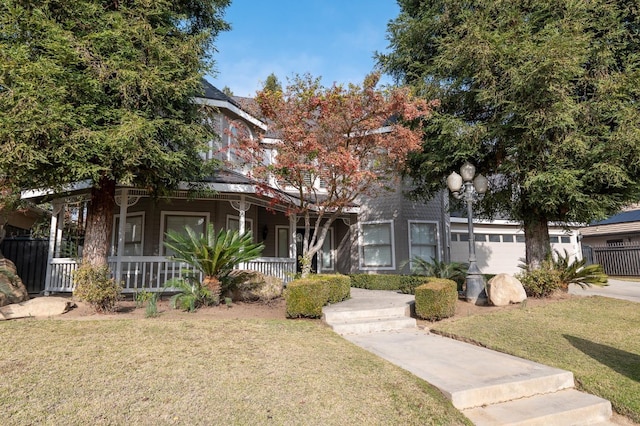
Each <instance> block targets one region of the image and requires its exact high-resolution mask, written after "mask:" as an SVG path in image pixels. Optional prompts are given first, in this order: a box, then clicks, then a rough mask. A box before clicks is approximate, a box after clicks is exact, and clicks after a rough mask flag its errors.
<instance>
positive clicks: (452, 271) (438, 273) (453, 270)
mask: <svg viewBox="0 0 640 426" xmlns="http://www.w3.org/2000/svg"><path fill="white" fill-rule="evenodd" d="M411 263H412V264H413V267H412V270H411V272H413V273H414V274H417V275H425V276H427V277H436V278H446V279H449V280H453V281H455V282H456V283H457V284H458V288H460V286H461V285H462V284H463V283H464V280H465V277H466V276H467V269H469V265H467V264H466V263H460V262H444V261H439V260H437V259H434V258H433V257H432V258H431V261H427V260H424V259H422V258H420V257H414V258H413V259H411Z"/></svg>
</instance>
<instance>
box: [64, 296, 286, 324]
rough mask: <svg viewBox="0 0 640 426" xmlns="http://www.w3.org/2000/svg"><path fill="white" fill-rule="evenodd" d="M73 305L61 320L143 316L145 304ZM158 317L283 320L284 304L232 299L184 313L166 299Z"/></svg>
mask: <svg viewBox="0 0 640 426" xmlns="http://www.w3.org/2000/svg"><path fill="white" fill-rule="evenodd" d="M74 303H75V304H76V306H75V307H74V308H73V309H71V310H70V311H69V312H66V313H65V314H63V315H60V316H59V317H57V318H59V319H65V320H69V319H70V320H108V319H138V318H145V317H146V309H145V307H139V306H136V302H135V301H133V300H122V301H120V302H118V308H117V310H116V312H114V313H109V314H98V313H96V312H95V311H94V310H93V308H91V306H89V304H88V303H85V302H79V301H75V300H74ZM157 306H158V314H157V317H158V318H168V319H178V318H192V319H285V318H286V305H285V301H284V299H283V298H279V299H275V300H272V301H270V302H268V303H262V302H255V303H247V302H234V303H232V304H231V305H230V306H227V305H225V304H221V305H218V306H205V307H202V308H200V309H198V310H197V311H195V312H185V311H181V310H179V309H173V308H171V307H170V306H169V298H168V297H167V298H163V299H162V300H159V301H158V305H157Z"/></svg>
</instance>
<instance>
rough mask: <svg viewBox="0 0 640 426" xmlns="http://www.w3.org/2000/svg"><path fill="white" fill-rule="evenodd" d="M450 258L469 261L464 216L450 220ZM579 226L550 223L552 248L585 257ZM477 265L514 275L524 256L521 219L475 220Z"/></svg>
mask: <svg viewBox="0 0 640 426" xmlns="http://www.w3.org/2000/svg"><path fill="white" fill-rule="evenodd" d="M450 222H451V242H450V244H451V247H450V249H451V260H452V261H454V262H464V263H467V262H468V261H469V233H468V221H467V218H463V217H452V218H451V220H450ZM578 231H579V228H578V227H577V226H574V227H570V228H565V227H560V226H554V225H552V224H549V236H550V238H551V248H552V249H553V250H558V251H559V252H560V253H564V250H566V251H567V253H569V255H570V256H571V257H572V258H578V259H581V258H582V249H581V246H580V241H579V238H578V234H579V232H578ZM473 233H474V237H475V240H476V257H477V262H478V267H479V268H480V270H481V271H482V273H484V274H499V273H507V274H515V273H518V272H520V271H521V269H520V268H519V267H518V265H520V264H521V263H523V262H522V260H521V259H524V257H525V244H524V230H523V229H522V226H521V225H520V223H519V222H513V221H508V220H494V221H487V220H477V219H476V220H474V226H473Z"/></svg>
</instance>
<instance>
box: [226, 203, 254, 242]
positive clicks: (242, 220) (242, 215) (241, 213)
mask: <svg viewBox="0 0 640 426" xmlns="http://www.w3.org/2000/svg"><path fill="white" fill-rule="evenodd" d="M231 207H233V208H234V209H235V210H236V211H237V212H238V218H239V221H238V222H239V224H238V232H239V233H240V235H243V234H244V233H245V231H246V229H247V223H246V221H247V219H246V212H247V210H249V208H250V207H251V203H249V202H247V201H246V200H245V198H244V195H241V196H240V201H231Z"/></svg>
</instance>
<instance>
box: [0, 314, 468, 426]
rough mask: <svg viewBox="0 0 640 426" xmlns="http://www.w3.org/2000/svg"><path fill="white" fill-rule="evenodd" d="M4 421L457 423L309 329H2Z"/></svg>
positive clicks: (20, 325) (299, 325) (407, 386)
mask: <svg viewBox="0 0 640 426" xmlns="http://www.w3.org/2000/svg"><path fill="white" fill-rule="evenodd" d="M0 341H2V342H5V343H4V344H3V345H0V377H1V378H2V380H1V381H0V408H1V411H2V416H1V417H2V425H3V426H7V425H23V424H65V425H86V424H140V425H145V424H153V425H163V424H189V425H198V424H206V425H210V424H238V425H244V424H270V425H271V424H274V425H284V424H291V425H297V424H300V425H302V424H304V425H314V424H322V425H346V424H379V425H386V424H388V425H395V424H407V425H426V424H432V425H455V424H469V423H468V421H467V420H466V419H465V418H464V417H463V416H462V415H461V414H460V413H459V412H458V411H457V410H455V409H454V408H453V406H452V405H451V404H450V403H449V402H448V401H447V400H446V399H445V398H444V397H443V396H442V395H441V394H440V393H439V392H438V391H437V390H435V389H434V388H433V387H431V386H430V385H429V384H427V383H426V382H424V381H423V380H421V379H419V378H416V377H415V376H413V375H411V374H410V373H408V372H406V371H404V370H402V369H400V368H398V367H396V366H394V365H392V364H390V363H389V362H386V361H384V360H382V359H380V358H378V357H376V356H374V355H372V354H370V353H368V352H366V351H364V350H362V349H360V348H358V347H357V346H355V345H353V344H351V343H349V342H347V341H345V340H344V339H342V338H340V337H339V336H337V335H336V334H335V333H333V332H332V331H330V330H329V329H328V328H326V327H324V326H322V325H321V324H319V323H317V322H310V321H291V320H290V321H249V320H246V321H244V320H234V321H222V320H220V321H212V320H197V319H194V320H192V319H184V320H182V319H181V320H163V319H141V320H109V321H86V320H85V321H72V320H68V321H58V320H44V321H37V320H25V321H6V322H2V323H0Z"/></svg>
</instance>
